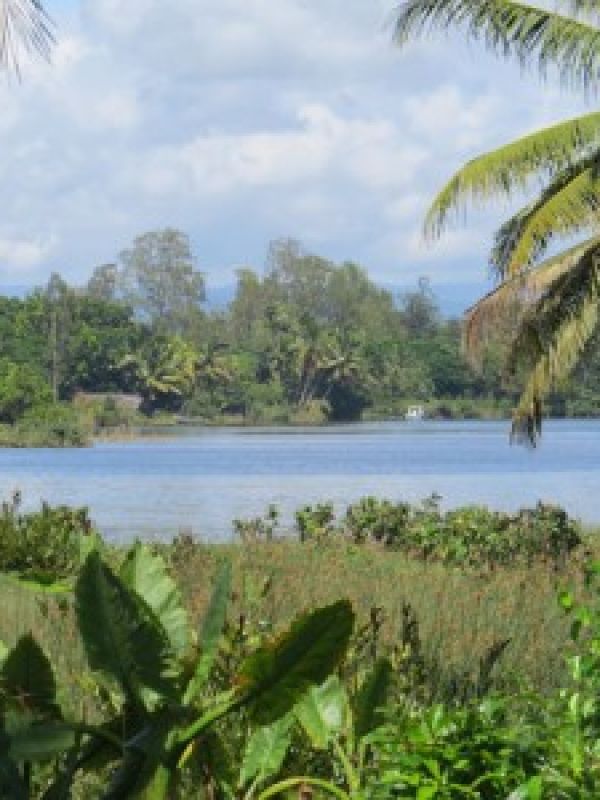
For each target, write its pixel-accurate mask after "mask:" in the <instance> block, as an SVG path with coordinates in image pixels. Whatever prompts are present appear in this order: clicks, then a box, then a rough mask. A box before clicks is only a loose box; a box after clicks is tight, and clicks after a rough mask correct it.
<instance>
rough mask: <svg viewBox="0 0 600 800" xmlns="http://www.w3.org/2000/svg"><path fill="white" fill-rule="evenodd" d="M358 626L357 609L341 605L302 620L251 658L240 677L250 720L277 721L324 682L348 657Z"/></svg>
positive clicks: (240, 691)
mask: <svg viewBox="0 0 600 800" xmlns="http://www.w3.org/2000/svg"><path fill="white" fill-rule="evenodd" d="M353 627H354V612H353V611H352V606H351V605H350V603H349V602H348V601H347V600H340V601H339V602H337V603H333V604H332V605H329V606H325V607H324V608H320V609H317V610H316V611H313V612H312V613H308V614H304V615H302V616H300V617H298V618H297V619H296V621H295V622H294V623H293V624H292V625H291V627H290V628H289V630H288V631H287V632H286V633H284V634H282V635H281V636H279V637H278V638H277V639H275V641H274V642H272V643H270V644H267V645H265V646H264V647H261V648H260V649H259V650H257V651H256V652H255V653H254V654H253V655H251V656H250V657H249V658H248V659H247V660H246V662H245V663H244V664H243V665H242V668H241V671H240V673H239V675H238V678H237V685H238V687H239V693H240V700H241V702H243V703H244V704H245V705H246V706H247V707H248V710H249V712H250V715H251V717H252V718H253V719H255V720H256V721H257V722H259V723H262V724H268V723H270V722H273V721H274V720H276V719H279V718H280V717H282V716H284V714H287V713H288V711H290V710H291V709H292V708H293V706H294V705H295V704H296V703H297V702H298V700H299V699H300V697H301V696H302V695H303V694H304V692H306V690H307V689H308V688H309V687H310V686H313V685H318V684H321V683H323V681H324V680H325V679H326V678H327V677H328V676H329V675H331V673H332V672H333V671H334V670H335V668H336V667H337V666H338V664H339V662H340V661H341V659H342V657H343V656H344V654H345V652H346V649H347V647H348V642H349V640H350V636H351V635H352V629H353Z"/></svg>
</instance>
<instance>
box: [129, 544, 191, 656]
mask: <svg viewBox="0 0 600 800" xmlns="http://www.w3.org/2000/svg"><path fill="white" fill-rule="evenodd" d="M120 577H121V580H122V581H123V583H125V585H126V586H128V587H129V588H130V589H133V591H134V592H136V594H138V595H139V596H140V597H141V598H142V599H143V600H144V601H145V602H146V603H147V604H148V605H149V606H150V608H151V609H152V611H153V612H154V613H155V615H156V617H157V619H158V620H159V621H160V624H161V625H162V626H163V628H164V629H165V631H166V633H167V636H168V637H169V640H170V642H171V646H172V648H173V651H174V652H175V653H176V654H177V655H182V654H183V653H184V652H185V650H186V649H187V646H188V644H189V627H188V619H187V613H186V610H185V608H184V606H183V603H182V601H181V594H180V592H179V589H178V587H177V584H176V583H175V581H174V580H173V579H172V578H171V576H170V575H169V573H168V571H167V567H166V565H165V562H164V560H163V559H162V558H161V557H160V556H159V555H156V554H154V553H152V551H151V550H150V548H149V547H147V546H146V545H143V544H141V543H140V542H137V543H136V544H135V546H134V547H132V548H131V550H129V552H128V554H127V557H126V559H125V562H124V564H123V566H122V567H121V572H120Z"/></svg>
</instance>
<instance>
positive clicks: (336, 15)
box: [0, 0, 582, 283]
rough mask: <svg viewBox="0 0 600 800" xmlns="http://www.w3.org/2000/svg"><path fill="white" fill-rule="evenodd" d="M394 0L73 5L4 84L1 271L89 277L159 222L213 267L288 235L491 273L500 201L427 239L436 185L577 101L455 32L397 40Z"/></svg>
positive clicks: (388, 272) (388, 258)
mask: <svg viewBox="0 0 600 800" xmlns="http://www.w3.org/2000/svg"><path fill="white" fill-rule="evenodd" d="M394 6H395V2H394V0H375V2H370V3H365V2H364V1H363V0H320V2H319V3H314V2H308V0H277V2H275V3H274V2H273V0H177V2H176V3H172V4H169V5H165V3H164V2H163V0H160V1H159V0H129V1H128V2H127V3H123V2H122V0H118V1H117V0H83V5H82V6H81V11H80V13H78V12H77V11H75V12H69V13H68V14H67V13H65V14H64V15H63V16H62V17H59V19H58V23H59V25H58V38H59V45H58V47H57V48H56V51H55V54H54V58H53V64H52V66H50V67H48V66H47V65H43V64H37V65H35V66H33V67H31V68H29V69H27V70H26V71H25V81H24V83H23V84H21V85H16V84H15V85H2V86H0V102H1V103H2V108H3V114H2V118H1V119H0V203H1V204H2V208H3V219H2V227H1V228H0V283H1V282H10V281H11V280H13V278H14V275H13V272H14V270H15V269H18V270H24V269H26V270H27V275H28V276H30V278H31V280H36V281H45V279H46V278H47V276H48V274H49V272H50V271H51V270H52V269H59V270H61V271H64V273H65V274H66V275H67V276H68V277H69V279H71V280H84V279H85V277H86V276H87V275H88V274H89V272H90V271H91V269H92V267H93V266H94V265H95V264H96V263H98V262H101V261H105V260H107V259H110V258H114V256H115V255H116V254H117V253H118V252H119V250H120V249H121V248H122V247H124V246H126V245H127V244H128V243H129V241H130V240H131V238H133V236H135V235H136V234H137V233H139V232H141V231H144V230H148V229H150V228H153V227H158V226H163V225H177V226H179V227H182V228H184V229H185V230H187V231H188V232H189V233H190V234H191V235H192V238H193V240H194V242H195V243H197V247H198V255H199V258H200V261H201V263H202V265H203V268H204V269H206V270H207V271H208V273H209V276H210V275H211V269H212V267H211V265H213V264H220V265H222V264H231V265H232V267H231V269H233V265H234V264H239V263H248V261H250V262H253V263H254V264H256V265H258V266H260V264H261V263H262V259H263V253H264V250H265V248H266V244H267V241H268V239H269V238H271V237H274V236H279V235H286V234H293V235H294V236H297V237H299V238H304V239H306V241H307V244H308V245H309V246H313V247H315V248H319V249H320V250H322V251H323V252H324V253H326V254H328V255H330V256H331V257H335V258H354V259H356V260H359V261H362V262H364V263H365V265H366V266H368V267H369V268H371V270H372V272H373V274H374V275H375V276H376V277H379V278H382V279H385V280H390V279H391V280H393V276H392V273H393V272H394V271H395V270H397V274H398V279H399V280H400V276H401V275H402V280H410V279H409V273H411V271H413V272H415V274H416V273H418V274H421V273H422V272H424V271H430V272H431V274H438V273H439V274H443V273H447V268H446V264H447V263H448V262H449V260H450V261H452V260H453V259H458V260H459V261H460V269H459V271H458V272H457V273H456V274H457V275H458V274H459V273H460V276H461V277H460V279H461V280H463V279H464V278H465V276H468V275H469V274H471V275H472V276H475V275H479V274H481V264H482V263H485V259H486V257H487V249H488V243H489V236H490V231H491V229H492V223H493V219H494V218H493V216H482V215H479V216H478V217H477V220H476V223H475V225H474V226H473V227H472V228H466V229H465V230H458V231H456V232H453V233H451V234H450V235H449V237H448V238H447V239H445V240H442V242H441V243H440V244H439V245H438V246H436V247H434V248H428V249H424V248H423V244H422V241H421V238H420V228H421V219H422V215H423V213H424V211H425V209H426V207H427V205H428V203H429V201H430V199H431V197H432V196H433V194H434V193H435V191H436V190H437V189H438V188H439V186H440V183H441V182H442V181H443V180H445V179H446V178H447V177H448V176H449V175H450V174H451V173H452V171H453V170H454V169H456V168H457V167H458V166H459V165H460V164H461V163H462V162H463V161H464V160H466V159H467V158H469V157H471V156H473V155H475V154H476V153H478V152H480V151H481V150H485V149H486V148H488V147H493V146H496V145H497V144H498V143H500V142H502V141H503V140H504V139H507V138H510V137H511V136H512V135H515V134H518V133H521V132H523V131H525V130H527V129H528V128H531V127H534V126H536V125H539V124H545V123H547V122H548V121H549V120H551V119H557V118H560V117H561V116H562V115H563V113H574V112H576V111H577V110H578V109H580V108H581V107H582V104H581V103H579V102H578V101H576V100H573V99H572V98H570V99H569V98H568V97H566V96H564V95H561V94H557V93H556V92H554V91H552V90H543V91H541V92H538V87H537V84H536V83H535V82H534V81H532V80H528V81H524V82H519V83H518V84H517V83H516V81H517V80H520V79H518V70H516V69H512V70H511V69H509V68H506V66H505V65H499V64H498V63H497V62H495V61H493V60H491V59H490V58H489V57H488V56H480V55H479V51H476V54H475V55H474V54H473V52H469V51H466V50H465V49H464V48H462V47H461V46H460V44H456V43H454V42H450V44H449V43H448V42H447V41H440V42H439V43H437V44H436V43H432V42H429V43H426V44H419V45H415V46H411V47H409V48H408V49H407V51H406V52H403V53H398V52H397V51H395V50H394V49H393V48H392V46H391V45H390V30H389V28H385V27H384V23H385V22H386V20H388V19H389V14H390V13H391V11H392V9H393V8H394ZM474 67H475V68H474ZM516 86H518V92H517V91H516V89H515V87H516ZM534 99H535V102H534ZM496 218H498V217H496ZM3 232H4V233H5V234H6V235H5V236H4V237H3V236H2V234H3ZM230 271H231V270H229V272H230ZM213 274H214V278H213V280H214V281H215V282H223V281H224V280H227V278H228V270H227V268H225V269H224V268H220V269H219V271H217V270H216V268H214V271H213ZM452 274H453V275H454V272H453V273H452ZM456 280H458V278H456Z"/></svg>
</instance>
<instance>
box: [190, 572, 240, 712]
mask: <svg viewBox="0 0 600 800" xmlns="http://www.w3.org/2000/svg"><path fill="white" fill-rule="evenodd" d="M230 594H231V562H229V561H224V562H223V563H222V564H221V566H220V568H219V571H218V573H217V578H216V581H215V588H214V590H213V594H212V598H211V601H210V604H209V606H208V610H207V612H206V615H205V617H204V620H203V623H202V629H201V631H200V657H199V659H198V663H197V665H196V670H195V672H194V676H193V678H192V680H191V681H190V683H189V686H188V688H187V691H186V693H185V702H186V703H190V702H192V701H193V700H194V698H195V697H196V696H197V694H198V693H199V692H200V691H201V690H202V687H203V686H204V684H205V683H206V681H207V680H208V678H209V676H210V671H211V669H212V667H213V664H214V662H215V658H216V656H217V653H218V650H219V642H220V640H221V636H222V634H223V628H224V626H225V620H226V616H227V606H228V604H229V596H230Z"/></svg>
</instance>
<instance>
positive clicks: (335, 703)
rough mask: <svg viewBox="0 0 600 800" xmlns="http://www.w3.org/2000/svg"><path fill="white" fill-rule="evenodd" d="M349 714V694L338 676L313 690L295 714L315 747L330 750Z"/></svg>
mask: <svg viewBox="0 0 600 800" xmlns="http://www.w3.org/2000/svg"><path fill="white" fill-rule="evenodd" d="M347 710H348V697H347V695H346V690H345V689H344V687H343V686H342V684H341V683H340V680H339V678H338V677H337V675H332V676H331V677H330V678H329V679H328V680H326V681H325V683H323V684H322V685H321V686H312V687H311V688H310V689H309V690H308V691H307V692H306V694H305V695H304V697H303V698H302V699H301V700H300V702H299V703H298V704H297V705H296V707H295V709H294V713H295V715H296V717H297V719H298V722H299V723H300V725H301V726H302V728H303V729H304V731H305V732H306V734H307V736H308V738H309V739H310V741H311V744H312V746H313V747H315V748H316V749H317V750H326V749H327V748H328V746H329V743H330V741H331V739H332V738H333V737H334V736H335V735H336V734H338V733H339V732H340V731H341V730H342V727H343V725H344V717H345V716H346V713H347Z"/></svg>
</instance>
